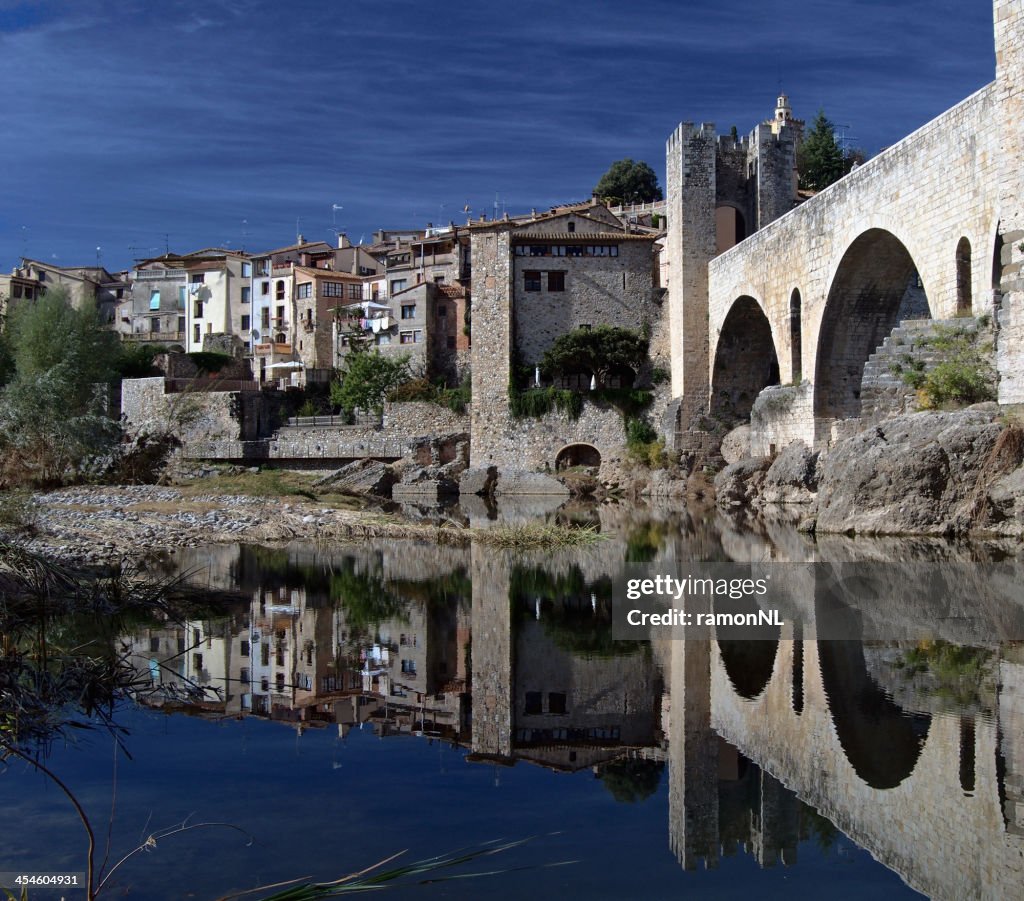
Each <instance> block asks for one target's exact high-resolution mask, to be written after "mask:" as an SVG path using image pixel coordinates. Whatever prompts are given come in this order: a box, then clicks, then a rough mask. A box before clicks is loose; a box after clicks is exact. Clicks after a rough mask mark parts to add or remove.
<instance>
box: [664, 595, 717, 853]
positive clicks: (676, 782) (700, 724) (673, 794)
mask: <svg viewBox="0 0 1024 901" xmlns="http://www.w3.org/2000/svg"><path fill="white" fill-rule="evenodd" d="M687 609H689V608H687ZM695 612H696V611H695ZM670 697H671V699H672V712H671V721H670V724H669V771H668V775H669V783H668V834H669V844H670V845H671V847H672V850H673V851H674V852H675V855H676V858H677V859H678V861H679V863H680V865H681V866H682V867H683V868H684V869H687V870H692V869H695V868H696V866H697V861H698V860H703V861H704V864H705V866H707V867H715V866H717V865H718V844H719V843H718V744H719V742H718V736H717V735H716V734H715V733H714V731H712V729H711V641H710V639H693V640H684V639H674V640H673V641H672V680H671V689H670Z"/></svg>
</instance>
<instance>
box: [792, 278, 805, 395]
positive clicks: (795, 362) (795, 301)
mask: <svg viewBox="0 0 1024 901" xmlns="http://www.w3.org/2000/svg"><path fill="white" fill-rule="evenodd" d="M801 306H802V303H801V300H800V289H799V288H794V289H793V293H792V294H790V295H789V346H790V353H791V354H792V358H791V362H792V372H793V384H794V385H799V384H800V382H801V380H802V378H803V347H802V345H801V342H802V341H803V335H802V332H801V328H800V313H801Z"/></svg>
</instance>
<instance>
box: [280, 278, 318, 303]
mask: <svg viewBox="0 0 1024 901" xmlns="http://www.w3.org/2000/svg"><path fill="white" fill-rule="evenodd" d="M283 296H284V295H282V298H283ZM296 296H297V297H298V298H299V300H308V299H309V298H310V297H312V296H313V283H312V282H303V283H302V284H301V285H299V288H298V292H297V295H296ZM278 299H279V300H280V299H281V298H278Z"/></svg>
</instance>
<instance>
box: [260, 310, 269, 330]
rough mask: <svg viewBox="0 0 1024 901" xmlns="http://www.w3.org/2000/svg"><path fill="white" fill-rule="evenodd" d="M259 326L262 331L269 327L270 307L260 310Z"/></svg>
mask: <svg viewBox="0 0 1024 901" xmlns="http://www.w3.org/2000/svg"><path fill="white" fill-rule="evenodd" d="M260 328H262V329H263V330H264V331H266V330H267V329H269V328H270V307H264V308H263V309H262V310H260Z"/></svg>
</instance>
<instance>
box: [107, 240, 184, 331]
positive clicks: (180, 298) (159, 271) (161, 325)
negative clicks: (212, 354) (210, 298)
mask: <svg viewBox="0 0 1024 901" xmlns="http://www.w3.org/2000/svg"><path fill="white" fill-rule="evenodd" d="M185 266H186V263H185V260H184V259H183V258H182V257H180V256H178V255H177V254H169V253H168V254H165V255H164V256H162V257H156V258H154V259H150V260H143V261H141V262H139V263H137V264H136V266H135V268H134V269H133V270H132V272H131V287H130V290H129V291H128V294H127V295H126V296H125V297H124V298H123V299H122V301H121V303H119V304H118V307H117V323H116V329H117V331H118V332H119V333H120V334H121V337H122V338H123V339H124V340H126V341H128V340H130V341H139V342H143V343H153V344H166V345H167V346H169V347H171V348H173V349H175V350H182V351H183V350H184V349H185V343H186V341H185V328H186V314H185V307H186V304H187V303H188V273H187V271H186V268H185Z"/></svg>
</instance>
